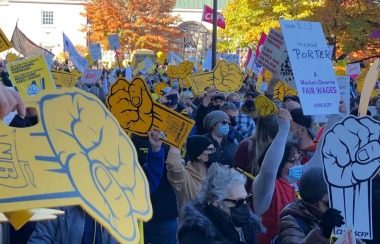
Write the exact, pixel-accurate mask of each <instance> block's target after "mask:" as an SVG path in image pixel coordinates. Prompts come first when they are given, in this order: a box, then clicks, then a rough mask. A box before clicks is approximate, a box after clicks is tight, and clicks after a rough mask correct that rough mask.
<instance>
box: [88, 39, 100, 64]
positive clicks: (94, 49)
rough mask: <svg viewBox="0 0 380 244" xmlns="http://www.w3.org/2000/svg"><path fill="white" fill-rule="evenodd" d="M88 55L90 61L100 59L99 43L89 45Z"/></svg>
mask: <svg viewBox="0 0 380 244" xmlns="http://www.w3.org/2000/svg"><path fill="white" fill-rule="evenodd" d="M90 54H91V59H92V60H99V59H102V49H101V48H100V44H99V43H95V44H90Z"/></svg>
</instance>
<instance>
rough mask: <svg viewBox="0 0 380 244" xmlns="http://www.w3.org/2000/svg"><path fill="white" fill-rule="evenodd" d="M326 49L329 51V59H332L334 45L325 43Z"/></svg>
mask: <svg viewBox="0 0 380 244" xmlns="http://www.w3.org/2000/svg"><path fill="white" fill-rule="evenodd" d="M327 50H328V52H329V57H330V59H332V55H333V52H334V45H327Z"/></svg>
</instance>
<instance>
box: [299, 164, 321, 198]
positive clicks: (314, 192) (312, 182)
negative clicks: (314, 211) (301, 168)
mask: <svg viewBox="0 0 380 244" xmlns="http://www.w3.org/2000/svg"><path fill="white" fill-rule="evenodd" d="M299 190H300V195H301V198H302V200H304V201H305V202H307V203H315V202H318V201H319V200H321V199H322V198H323V197H324V196H325V194H326V193H327V184H326V181H325V178H324V177H323V170H322V168H311V169H309V170H308V171H306V172H305V173H303V174H302V176H301V180H300V185H299Z"/></svg>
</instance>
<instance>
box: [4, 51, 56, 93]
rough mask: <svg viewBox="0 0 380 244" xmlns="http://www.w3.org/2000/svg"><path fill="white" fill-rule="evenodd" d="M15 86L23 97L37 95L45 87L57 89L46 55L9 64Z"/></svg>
mask: <svg viewBox="0 0 380 244" xmlns="http://www.w3.org/2000/svg"><path fill="white" fill-rule="evenodd" d="M7 67H8V71H9V75H10V77H11V79H12V83H13V86H14V87H15V88H16V89H17V90H18V91H19V92H20V95H21V96H22V97H28V96H35V95H37V93H39V92H40V91H42V90H45V89H56V87H55V83H54V81H53V77H52V76H51V73H50V70H49V68H48V67H47V65H46V61H45V57H44V56H37V57H34V58H28V59H24V60H21V61H16V62H13V63H10V64H8V65H7Z"/></svg>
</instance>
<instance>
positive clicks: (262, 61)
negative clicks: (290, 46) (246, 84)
mask: <svg viewBox="0 0 380 244" xmlns="http://www.w3.org/2000/svg"><path fill="white" fill-rule="evenodd" d="M256 63H258V64H259V65H260V66H262V67H263V68H264V69H266V70H267V71H269V72H270V73H271V74H273V75H275V74H278V78H279V79H280V80H281V81H282V82H285V83H286V84H288V85H289V86H290V87H292V88H293V89H297V87H296V83H295V82H294V77H293V71H292V66H291V65H290V61H289V57H288V53H287V51H286V45H285V42H284V37H283V35H282V33H281V32H279V31H277V30H275V29H273V28H271V29H270V31H269V34H268V36H267V38H266V40H265V43H264V45H263V48H262V50H261V52H260V55H259V56H258V58H257V60H256Z"/></svg>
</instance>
